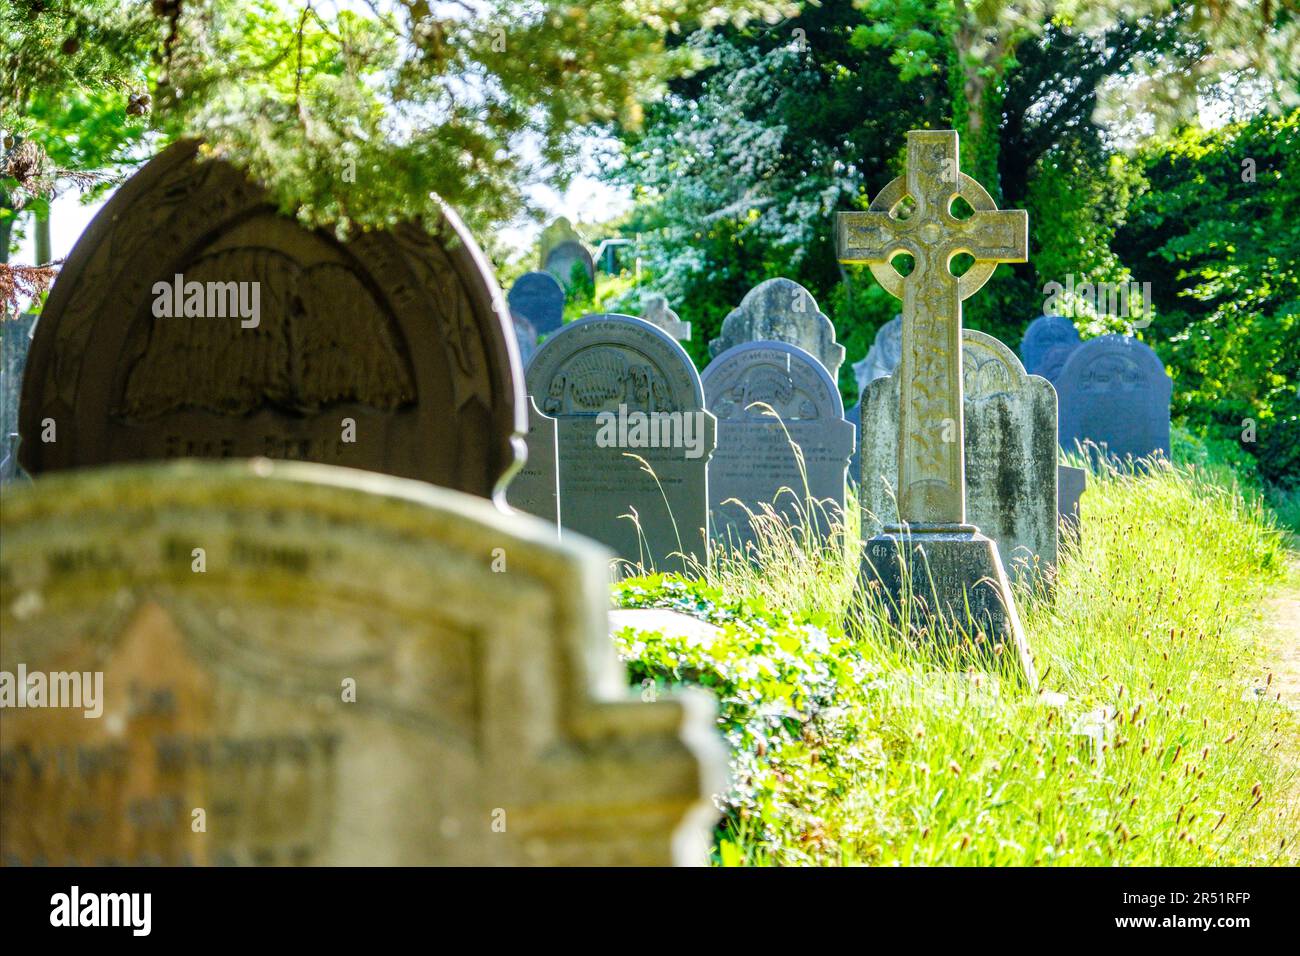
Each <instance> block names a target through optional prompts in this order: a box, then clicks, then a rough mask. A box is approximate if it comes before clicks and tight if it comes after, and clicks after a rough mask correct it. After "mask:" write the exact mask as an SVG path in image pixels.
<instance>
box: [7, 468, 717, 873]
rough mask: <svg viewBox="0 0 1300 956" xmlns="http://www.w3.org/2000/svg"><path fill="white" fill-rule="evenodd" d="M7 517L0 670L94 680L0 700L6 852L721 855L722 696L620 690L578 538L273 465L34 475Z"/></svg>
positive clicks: (200, 858)
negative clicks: (716, 826)
mask: <svg viewBox="0 0 1300 956" xmlns="http://www.w3.org/2000/svg"><path fill="white" fill-rule="evenodd" d="M0 530H2V531H3V541H4V552H3V554H2V555H0V627H2V628H3V633H4V641H3V643H0V668H3V670H5V671H7V672H9V673H14V672H15V671H16V669H17V668H18V667H19V666H20V665H21V666H23V667H24V668H25V669H26V671H27V672H28V673H29V674H31V673H35V672H39V673H44V674H65V675H80V674H83V673H85V674H91V675H94V674H99V675H100V676H101V679H102V683H101V690H102V694H97V695H96V696H97V697H98V699H99V705H98V709H99V713H98V715H92V716H86V714H85V710H84V709H83V707H59V708H54V707H43V708H39V709H35V708H33V707H32V706H30V704H29V706H26V707H22V708H12V709H10V708H6V709H5V711H4V719H3V721H2V722H0V765H2V766H3V767H4V768H5V769H4V773H3V774H0V805H2V806H3V807H4V812H3V814H0V862H4V863H6V864H23V865H29V864H39V863H44V864H59V865H63V864H91V865H98V864H114V863H116V864H138V863H142V864H161V865H185V864H199V865H204V864H217V865H220V864H235V865H243V864H254V865H256V864H265V865H311V866H423V865H520V864H543V865H567V864H583V865H589V866H590V865H616V864H623V865H662V864H669V863H703V862H704V861H705V859H706V847H707V839H708V832H709V828H710V826H711V823H712V820H713V819H714V818H716V816H717V811H716V810H715V809H713V807H712V805H711V803H710V801H709V795H710V794H711V793H714V792H717V788H718V787H719V786H722V785H724V781H723V779H722V774H721V773H720V771H721V768H722V767H723V766H724V765H725V751H724V749H723V747H722V744H721V740H720V738H718V737H717V735H716V730H715V729H714V728H713V726H712V714H711V713H710V710H711V708H709V707H708V706H706V704H707V701H706V700H705V699H704V698H703V697H702V696H701V695H700V694H699V693H698V692H696V693H693V694H689V695H686V696H685V697H678V698H674V699H668V700H662V699H661V700H660V701H658V702H655V703H643V702H641V701H639V700H638V699H637V698H636V696H635V695H633V694H632V693H630V691H629V689H628V687H627V685H626V674H625V669H624V668H623V667H622V666H621V665H620V664H619V663H618V661H617V659H616V657H615V653H614V649H613V647H612V645H611V644H610V641H609V637H608V619H607V609H608V601H609V597H608V593H609V592H608V584H607V582H608V572H607V564H606V562H607V558H608V555H607V554H606V553H605V552H603V551H601V550H600V549H598V548H596V547H595V546H594V545H591V544H590V543H586V542H582V541H577V540H575V541H572V542H569V543H560V542H557V541H555V539H554V535H553V534H552V532H551V529H550V528H548V527H547V526H545V525H544V524H543V523H542V522H540V521H535V520H533V519H531V518H529V517H527V516H524V515H518V514H511V515H507V514H504V513H502V512H501V511H499V510H498V509H497V508H496V507H495V506H493V505H492V504H491V503H490V502H488V501H485V500H483V499H481V498H475V497H473V496H470V495H465V494H461V493H459V492H453V491H449V490H446V489H441V488H435V487H433V486H431V485H428V484H426V483H423V482H413V481H406V480H402V479H396V478H392V477H390V476H387V475H378V474H371V473H364V472H358V471H352V470H346V469H338V468H331V467H328V466H323V465H314V464H312V465H309V464H301V463H291V464H272V463H270V462H267V461H264V460H260V461H259V460H254V461H252V462H240V463H210V462H186V463H171V464H149V465H133V466H127V467H113V468H104V469H93V470H89V469H88V470H83V471H78V472H73V473H67V474H60V475H52V476H47V477H44V478H42V479H41V480H39V481H38V482H37V483H36V484H35V485H34V486H29V487H20V488H16V489H12V490H10V491H9V492H7V493H6V498H5V503H4V509H3V512H2V513H0ZM81 703H82V704H83V705H84V704H85V703H86V701H85V700H84V699H83V701H82V702H81ZM92 714H93V712H92ZM32 754H40V755H42V757H41V760H40V761H33V760H29V759H28V758H27V756H24V755H32ZM200 822H201V823H202V826H197V825H196V824H199V823H200Z"/></svg>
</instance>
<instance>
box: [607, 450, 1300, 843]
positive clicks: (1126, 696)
mask: <svg viewBox="0 0 1300 956" xmlns="http://www.w3.org/2000/svg"><path fill="white" fill-rule="evenodd" d="M1082 508H1083V519H1082V523H1081V529H1080V535H1079V537H1078V538H1071V539H1067V540H1066V541H1065V542H1064V546H1063V548H1062V554H1061V560H1060V564H1059V569H1058V573H1057V575H1056V579H1055V582H1054V588H1053V590H1052V592H1051V593H1050V594H1049V593H1048V592H1047V591H1046V590H1045V589H1043V588H1039V589H1037V590H1031V589H1028V588H1021V589H1020V590H1019V592H1018V601H1019V604H1020V612H1021V618H1022V621H1023V623H1024V626H1025V630H1026V633H1027V636H1028V638H1029V641H1030V644H1031V646H1032V648H1033V650H1034V653H1035V657H1036V659H1037V663H1038V671H1039V674H1040V675H1041V677H1042V683H1043V687H1042V690H1041V692H1040V693H1038V694H1031V693H1028V692H1026V691H1024V690H1023V689H1022V688H1020V687H1018V686H1017V685H1016V683H1015V682H1014V681H1009V680H1007V679H1006V675H1005V674H999V673H997V672H996V671H997V668H996V667H993V668H991V669H990V668H988V667H984V668H976V667H973V666H969V665H968V666H967V667H966V668H965V669H962V670H956V671H954V670H953V669H952V668H953V665H952V664H951V661H950V660H948V659H945V657H944V655H943V653H942V651H937V650H935V649H934V648H927V647H925V646H919V644H920V645H923V644H924V641H921V642H919V644H918V641H917V640H916V639H915V637H914V636H912V637H909V636H908V635H906V634H905V633H904V632H903V631H902V630H900V628H898V627H897V626H895V625H893V624H891V623H890V621H889V620H888V616H887V615H885V614H883V613H882V611H881V609H880V608H879V607H874V606H872V604H871V603H870V602H865V601H863V600H862V599H861V591H855V590H854V589H853V587H852V582H853V580H854V578H855V576H856V574H857V553H858V551H857V544H856V543H857V532H856V529H854V528H851V527H846V526H844V525H843V524H841V525H839V526H838V527H837V528H835V529H833V530H832V534H831V535H829V536H827V537H821V538H819V537H818V536H816V535H813V534H810V533H808V529H807V528H806V527H805V528H799V527H798V526H797V525H789V524H788V523H787V524H786V526H785V529H784V531H783V530H782V524H781V522H778V521H771V522H768V523H767V524H768V527H767V529H766V530H765V531H763V532H762V533H760V535H759V537H758V539H757V543H756V549H757V551H756V552H749V553H743V554H737V553H730V554H724V555H721V556H718V557H716V558H715V559H713V560H711V562H710V565H709V567H708V568H706V569H701V571H702V573H701V574H700V575H699V576H698V577H697V578H696V579H694V580H690V579H682V578H676V577H652V578H642V579H634V580H631V581H627V582H624V583H623V584H622V585H620V586H619V588H618V590H617V591H616V594H617V595H618V597H619V599H620V600H621V601H622V603H624V604H627V605H633V604H666V605H669V606H674V607H677V608H679V609H682V610H686V611H688V612H690V613H694V614H696V615H698V616H700V617H703V618H705V619H708V620H711V621H713V622H714V623H716V624H718V625H719V626H720V627H722V632H721V636H720V637H719V638H718V639H717V640H716V641H713V642H712V643H711V644H706V643H701V642H700V641H699V640H698V639H694V640H693V641H687V640H685V639H682V638H678V637H675V636H673V635H646V634H643V633H633V632H625V633H623V634H622V635H620V636H619V644H620V649H621V651H622V653H623V656H624V658H625V659H626V660H627V661H628V663H629V665H630V669H631V671H632V676H633V680H634V681H635V682H637V683H639V682H640V681H641V680H643V679H645V677H646V676H650V677H653V678H655V679H658V680H661V681H663V682H672V681H681V680H687V681H690V682H694V683H699V684H703V685H705V686H707V687H710V688H712V689H713V690H714V691H715V692H716V693H717V694H718V696H719V698H720V701H721V706H722V719H721V725H722V728H723V730H724V731H725V732H726V734H727V736H728V739H729V740H730V742H731V744H732V748H733V755H734V756H733V768H732V769H733V786H732V790H731V791H730V792H729V793H727V794H723V795H720V796H719V800H720V805H721V806H722V807H723V808H724V810H725V818H724V821H723V823H722V825H721V826H720V827H719V829H718V831H717V840H716V845H715V861H716V862H718V863H722V864H827V863H870V864H939V865H951V864H963V865H965V864H970V865H1027V864H1067V865H1078V864H1096V865H1114V864H1122V865H1159V866H1164V865H1197V864H1215V865H1225V864H1282V863H1289V864H1295V863H1297V862H1300V853H1298V852H1297V845H1298V844H1300V807H1297V805H1296V803H1295V801H1294V793H1295V790H1296V788H1295V787H1294V786H1293V784H1294V779H1293V774H1294V770H1293V769H1290V768H1289V766H1288V761H1287V760H1285V759H1283V757H1282V755H1283V754H1284V753H1285V752H1286V749H1287V747H1289V746H1294V744H1293V743H1291V741H1293V740H1294V739H1295V736H1294V735H1295V733H1296V717H1295V714H1294V713H1293V712H1291V711H1290V710H1289V709H1288V708H1287V707H1286V706H1284V704H1283V703H1281V702H1280V701H1279V700H1278V699H1277V697H1276V695H1275V694H1274V693H1273V691H1272V689H1271V688H1270V687H1269V686H1268V678H1267V665H1266V662H1265V661H1263V660H1261V658H1260V652H1259V650H1258V649H1257V645H1256V641H1255V638H1256V628H1257V627H1258V621H1259V611H1260V607H1261V601H1262V600H1263V598H1264V595H1265V592H1266V589H1267V588H1268V586H1269V585H1270V584H1271V583H1272V582H1275V581H1276V580H1278V579H1279V578H1280V576H1281V574H1282V573H1283V569H1284V566H1285V559H1286V553H1285V549H1284V545H1283V535H1282V532H1281V531H1280V530H1279V529H1278V527H1277V525H1276V521H1275V519H1274V518H1273V516H1272V515H1271V514H1270V512H1269V511H1268V510H1267V508H1266V507H1265V505H1264V504H1263V502H1262V499H1261V498H1260V497H1259V496H1257V495H1248V494H1243V493H1242V491H1241V489H1239V488H1237V487H1236V486H1235V484H1234V482H1233V480H1232V477H1231V473H1230V472H1224V471H1221V470H1217V469H1206V468H1198V467H1196V466H1194V465H1186V466H1182V467H1172V466H1169V465H1168V464H1159V465H1157V466H1155V467H1154V468H1152V469H1150V470H1148V471H1146V472H1144V473H1124V472H1121V471H1118V470H1115V469H1109V468H1107V469H1103V470H1101V471H1100V472H1098V471H1094V472H1093V473H1092V474H1091V475H1090V479H1089V486H1088V491H1087V492H1086V494H1085V496H1084V498H1083V503H1082ZM850 510H851V512H852V511H856V508H852V507H851V509H850ZM855 594H856V595H857V597H855V596H854V595H855ZM991 671H992V672H991ZM1291 766H1293V764H1292V765H1291Z"/></svg>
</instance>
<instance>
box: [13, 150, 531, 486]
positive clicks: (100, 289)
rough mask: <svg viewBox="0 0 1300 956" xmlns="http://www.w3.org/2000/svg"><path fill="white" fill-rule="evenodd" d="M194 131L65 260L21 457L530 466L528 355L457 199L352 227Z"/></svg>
mask: <svg viewBox="0 0 1300 956" xmlns="http://www.w3.org/2000/svg"><path fill="white" fill-rule="evenodd" d="M197 152H198V144H197V143H195V142H193V141H187V142H181V143H176V144H174V145H173V146H171V147H170V148H169V149H167V150H166V151H164V152H163V153H162V154H161V155H159V156H158V157H157V158H156V159H154V160H153V161H152V162H150V163H149V164H148V165H147V166H146V167H145V168H144V169H142V170H141V171H140V172H139V173H138V174H137V175H135V176H134V177H132V179H131V180H130V181H129V182H128V183H126V184H125V185H124V186H123V187H122V188H121V189H120V190H119V191H118V193H117V195H115V196H114V197H113V199H112V201H110V202H109V203H108V205H107V206H105V207H104V209H103V210H102V211H101V212H100V214H99V215H98V216H97V217H96V218H95V220H94V222H93V223H91V225H90V228H89V229H88V230H87V231H86V233H85V235H83V236H82V238H81V240H80V241H79V242H78V243H77V246H76V248H75V249H74V250H73V252H72V255H71V256H70V257H69V259H68V263H67V265H66V266H64V268H63V271H62V273H61V274H60V276H59V279H58V281H57V282H56V283H55V285H54V289H53V291H52V292H51V294H50V298H49V301H48V302H47V303H46V306H45V310H44V314H43V316H42V319H41V322H40V323H39V325H38V326H37V331H36V335H35V337H34V339H33V341H32V350H31V356H30V359H29V363H28V370H27V375H26V378H25V382H24V388H23V405H22V413H21V432H22V436H23V443H22V464H23V466H24V467H25V468H26V469H27V470H28V471H29V472H31V473H32V474H34V475H35V474H40V473H43V472H50V471H57V470H60V469H65V468H78V467H82V466H87V465H102V464H108V463H111V462H125V461H141V460H150V459H161V458H177V457H196V458H245V457H250V456H266V457H269V458H291V459H305V460H309V461H318V462H323V463H326V464H335V465H347V466H350V467H353V468H362V469H366V470H369V471H378V472H385V473H388V474H392V475H398V476H402V477H408V478H418V479H422V480H424V481H428V482H432V483H433V484H437V485H443V486H445V487H449V488H456V489H459V490H461V491H467V492H470V493H473V494H478V495H482V496H491V495H492V494H493V493H494V491H495V490H496V489H498V488H499V487H500V486H501V485H502V483H503V479H504V478H505V477H506V476H507V475H508V474H509V473H510V472H511V471H513V470H514V468H515V467H517V460H518V451H519V450H520V448H521V446H522V441H521V440H520V439H519V438H518V437H517V436H519V435H521V434H522V433H523V431H524V430H525V428H526V417H525V407H524V404H523V392H522V388H521V385H522V375H521V373H520V369H519V365H518V361H517V359H513V358H512V355H513V353H514V350H513V348H512V347H511V346H510V345H509V344H508V338H509V337H512V336H513V335H514V331H513V329H512V328H511V327H510V324H509V323H508V321H507V320H506V319H507V316H508V313H507V311H506V308H505V303H504V300H503V298H502V296H501V294H500V290H499V289H498V288H497V285H496V282H495V280H494V279H493V278H492V274H491V272H490V271H489V269H488V266H487V263H486V261H485V260H484V258H483V256H482V253H481V252H480V251H479V250H478V247H477V246H476V245H475V244H474V241H473V239H472V238H471V237H470V236H469V233H468V232H467V231H466V230H465V228H464V226H462V225H461V224H460V222H459V220H458V219H457V218H456V216H455V214H454V213H450V212H448V213H447V214H446V215H445V216H444V217H442V218H440V220H439V221H437V222H432V223H426V224H425V226H424V227H423V228H422V227H420V226H418V225H414V224H404V225H400V226H397V227H395V228H392V229H387V230H377V231H373V232H366V233H363V234H361V235H359V236H358V237H357V238H356V239H354V240H352V241H349V242H340V241H339V240H338V239H336V238H335V237H334V235H333V234H332V233H329V232H327V231H324V230H309V229H307V228H305V227H303V226H302V225H300V224H299V223H298V222H296V221H295V220H293V219H291V218H288V217H286V216H283V215H281V214H279V213H278V212H277V211H276V209H275V207H274V205H273V204H272V202H271V200H270V198H269V197H268V195H267V194H266V193H265V192H264V191H263V190H262V189H261V188H260V187H259V186H257V185H256V184H255V183H253V182H251V181H250V180H249V179H248V178H247V177H246V176H245V175H244V174H243V173H242V172H241V171H239V170H238V169H236V168H235V167H234V166H232V165H230V164H228V163H225V162H222V161H200V159H199V157H198V155H197ZM178 277H179V278H178ZM196 295H197V298H196ZM178 307H179V308H178ZM253 313H256V314H253Z"/></svg>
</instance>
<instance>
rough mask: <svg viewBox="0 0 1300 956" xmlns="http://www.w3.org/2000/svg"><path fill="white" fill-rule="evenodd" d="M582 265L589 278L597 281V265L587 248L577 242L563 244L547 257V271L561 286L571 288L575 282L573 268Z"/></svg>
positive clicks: (571, 241)
mask: <svg viewBox="0 0 1300 956" xmlns="http://www.w3.org/2000/svg"><path fill="white" fill-rule="evenodd" d="M579 264H580V265H581V266H582V269H583V271H584V272H586V273H587V278H588V279H591V280H592V281H593V282H594V281H595V279H596V264H595V263H594V262H593V261H592V259H591V253H590V252H588V251H587V247H586V246H584V245H583V244H582V243H580V242H578V241H576V240H570V241H569V242H562V243H560V244H559V245H558V246H556V247H555V248H554V249H552V250H551V251H550V253H549V254H548V255H547V256H546V271H547V272H549V273H550V274H551V275H553V276H555V278H557V279H559V280H560V285H562V286H564V288H566V289H567V288H568V287H569V283H571V282H572V281H573V267H574V266H575V265H579Z"/></svg>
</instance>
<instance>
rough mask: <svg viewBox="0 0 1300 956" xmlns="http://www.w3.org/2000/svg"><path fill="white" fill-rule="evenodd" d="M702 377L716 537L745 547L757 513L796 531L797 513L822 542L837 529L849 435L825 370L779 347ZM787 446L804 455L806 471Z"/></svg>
mask: <svg viewBox="0 0 1300 956" xmlns="http://www.w3.org/2000/svg"><path fill="white" fill-rule="evenodd" d="M701 378H702V379H703V382H704V397H705V401H706V402H707V404H708V408H709V411H711V412H712V413H713V414H714V416H715V417H716V418H717V420H718V450H717V451H716V452H714V454H713V460H712V461H711V462H710V463H709V505H710V508H711V509H712V514H711V517H712V520H713V524H712V527H713V533H714V536H715V537H716V538H718V539H722V540H726V541H729V542H731V543H732V544H733V545H735V546H738V547H741V548H743V547H744V545H745V543H746V542H749V541H751V540H753V537H754V534H753V529H752V528H751V527H750V520H749V513H755V514H761V513H762V510H763V509H762V506H763V505H772V506H773V507H774V508H775V510H777V511H778V512H779V513H781V514H783V515H785V516H786V517H787V518H788V519H789V520H790V521H792V522H793V523H794V524H795V525H796V526H799V525H802V523H803V520H802V519H801V517H800V513H801V512H802V514H803V515H804V516H806V517H807V518H808V519H811V523H812V524H813V525H814V526H816V527H817V528H818V529H819V530H820V531H821V533H822V534H826V533H827V532H828V530H829V527H830V524H831V523H832V522H837V523H838V522H843V520H844V479H845V473H846V471H847V469H848V464H849V456H850V455H851V454H852V453H853V426H852V425H850V424H849V423H848V422H846V421H845V420H844V403H843V401H842V400H841V399H840V393H839V389H838V388H836V387H835V383H834V382H833V381H831V377H830V375H829V374H828V373H827V371H826V369H825V368H824V367H823V366H822V364H821V363H820V362H818V361H817V360H816V359H815V358H814V357H813V356H811V355H809V354H808V353H807V352H805V351H804V350H803V349H801V348H799V347H798V346H795V345H789V344H788V343H785V342H747V343H745V344H743V345H737V346H735V347H733V348H730V349H728V350H727V351H725V352H723V353H722V354H721V355H719V356H718V357H717V358H715V359H714V360H713V361H712V362H710V363H709V367H708V368H706V369H705V370H704V374H703V375H702V376H701ZM755 403H762V405H765V406H770V409H771V410H772V411H775V412H776V414H777V415H778V416H780V420H779V421H778V420H777V419H776V418H773V417H772V415H771V413H770V412H769V411H768V409H767V408H763V407H753V406H754V404H755ZM783 426H784V427H783ZM791 443H793V444H794V445H796V446H798V448H799V449H800V451H801V452H802V456H803V461H804V472H801V470H800V465H799V460H798V459H797V458H796V456H795V451H794V448H792V447H791ZM805 481H806V484H805ZM792 492H793V494H792ZM731 499H736V501H738V502H740V503H739V504H737V503H735V502H734V501H731ZM728 502H731V503H728ZM746 509H748V511H747V510H746Z"/></svg>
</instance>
